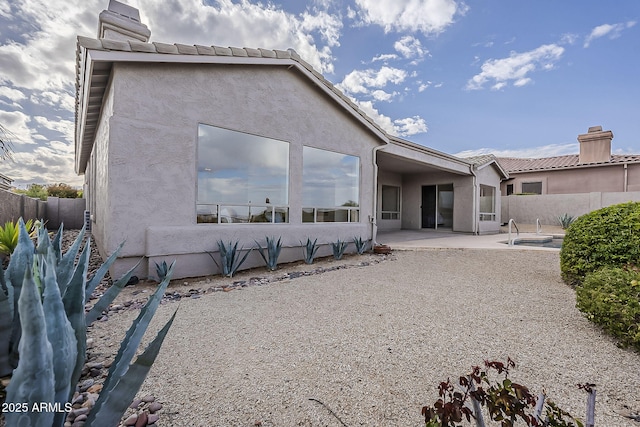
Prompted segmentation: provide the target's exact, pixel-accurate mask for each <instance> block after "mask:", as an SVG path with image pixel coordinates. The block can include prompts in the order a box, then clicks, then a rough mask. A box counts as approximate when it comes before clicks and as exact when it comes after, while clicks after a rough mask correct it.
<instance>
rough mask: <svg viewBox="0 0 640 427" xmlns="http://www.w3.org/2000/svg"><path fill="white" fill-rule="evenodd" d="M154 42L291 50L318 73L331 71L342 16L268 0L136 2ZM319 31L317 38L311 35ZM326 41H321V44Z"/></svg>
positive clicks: (143, 0)
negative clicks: (255, 0)
mask: <svg viewBox="0 0 640 427" xmlns="http://www.w3.org/2000/svg"><path fill="white" fill-rule="evenodd" d="M139 3H140V13H141V15H142V16H141V19H142V21H143V22H146V23H147V25H148V26H149V29H150V30H151V38H152V39H153V40H157V41H162V42H169V43H174V42H177V43H187V44H203V45H214V44H215V45H218V46H238V47H245V46H246V47H262V48H267V49H283V50H285V49H288V48H293V49H295V50H296V52H298V54H300V56H302V58H304V59H305V61H307V62H309V63H310V64H311V65H313V67H314V68H316V69H317V70H319V71H320V72H322V73H332V72H333V69H334V67H333V61H334V57H333V56H332V53H331V47H333V46H338V45H339V44H340V43H339V38H340V30H341V28H342V20H341V19H340V17H339V16H336V15H331V14H329V13H328V12H326V11H324V10H315V9H314V10H312V11H309V10H308V11H306V12H304V13H302V14H300V15H294V14H291V13H288V12H286V11H284V10H282V9H280V8H278V7H276V6H275V5H273V4H272V3H268V4H265V3H255V4H254V3H251V2H249V1H248V0H240V1H237V2H233V1H231V0H216V1H215V2H213V4H210V5H209V4H203V2H202V1H201V0H168V1H166V2H157V1H154V0H140V1H139ZM316 33H317V34H318V35H319V37H318V38H319V39H320V40H316V39H315V38H314V34H316ZM320 41H324V43H325V44H324V45H323V44H322V43H320Z"/></svg>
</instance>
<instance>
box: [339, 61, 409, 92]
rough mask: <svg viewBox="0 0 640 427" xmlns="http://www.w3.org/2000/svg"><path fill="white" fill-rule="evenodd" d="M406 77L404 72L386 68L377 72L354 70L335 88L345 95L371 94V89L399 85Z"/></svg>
mask: <svg viewBox="0 0 640 427" xmlns="http://www.w3.org/2000/svg"><path fill="white" fill-rule="evenodd" d="M406 77H407V72H406V71H404V70H401V69H399V68H393V67H387V66H384V67H382V68H380V69H379V70H372V69H368V70H354V71H352V72H350V73H349V74H347V75H346V76H345V78H344V80H342V82H340V83H339V84H337V85H336V87H338V88H339V89H340V90H342V91H343V92H345V93H351V94H357V93H360V94H371V90H370V89H371V88H383V87H385V86H387V85H388V84H390V83H391V84H400V83H402V82H403V81H404V80H405V79H406Z"/></svg>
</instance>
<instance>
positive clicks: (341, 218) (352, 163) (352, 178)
mask: <svg viewBox="0 0 640 427" xmlns="http://www.w3.org/2000/svg"><path fill="white" fill-rule="evenodd" d="M359 199H360V159H359V158H358V157H356V156H349V155H347V154H340V153H336V152H333V151H327V150H321V149H318V148H312V147H303V149H302V206H303V208H302V222H359V221H360V208H359V206H360V205H359V203H360V202H359Z"/></svg>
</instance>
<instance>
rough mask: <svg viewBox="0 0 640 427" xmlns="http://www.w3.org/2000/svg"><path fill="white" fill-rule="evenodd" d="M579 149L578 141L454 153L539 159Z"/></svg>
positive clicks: (463, 155) (469, 155) (458, 154)
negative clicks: (514, 148)
mask: <svg viewBox="0 0 640 427" xmlns="http://www.w3.org/2000/svg"><path fill="white" fill-rule="evenodd" d="M579 151H580V145H579V144H578V143H571V144H549V145H543V146H541V147H531V148H522V149H516V150H512V149H495V148H478V149H477V150H465V151H460V152H459V153H456V154H454V156H458V157H473V156H481V155H484V154H493V155H495V156H496V157H513V158H518V159H540V158H544V157H555V156H564V155H567V154H576V153H578V152H579Z"/></svg>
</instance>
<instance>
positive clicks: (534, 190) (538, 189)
mask: <svg viewBox="0 0 640 427" xmlns="http://www.w3.org/2000/svg"><path fill="white" fill-rule="evenodd" d="M522 192H523V193H526V194H542V182H540V181H538V182H523V183H522Z"/></svg>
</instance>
